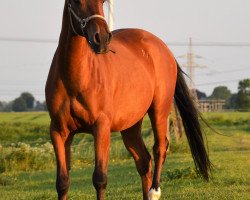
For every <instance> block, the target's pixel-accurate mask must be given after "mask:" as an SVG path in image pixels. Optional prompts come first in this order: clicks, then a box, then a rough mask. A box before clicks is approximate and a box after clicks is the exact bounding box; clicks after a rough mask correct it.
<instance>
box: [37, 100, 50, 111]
mask: <svg viewBox="0 0 250 200" xmlns="http://www.w3.org/2000/svg"><path fill="white" fill-rule="evenodd" d="M35 110H36V111H46V110H47V108H46V103H45V102H40V101H36V103H35Z"/></svg>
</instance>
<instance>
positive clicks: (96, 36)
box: [66, 0, 112, 53]
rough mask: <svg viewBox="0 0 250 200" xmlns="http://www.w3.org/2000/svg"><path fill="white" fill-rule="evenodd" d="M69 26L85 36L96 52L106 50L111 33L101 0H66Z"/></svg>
mask: <svg viewBox="0 0 250 200" xmlns="http://www.w3.org/2000/svg"><path fill="white" fill-rule="evenodd" d="M66 2H67V3H68V9H69V17H70V23H71V28H72V30H73V32H74V33H75V34H77V35H80V36H83V37H86V38H87V40H88V41H89V44H90V46H91V48H92V49H93V50H94V51H95V52H96V53H106V52H108V50H109V49H108V45H109V43H110V40H111V37H112V34H111V32H110V30H109V28H108V25H107V22H106V20H105V18H104V17H103V16H104V11H103V3H104V2H105V1H103V0H66Z"/></svg>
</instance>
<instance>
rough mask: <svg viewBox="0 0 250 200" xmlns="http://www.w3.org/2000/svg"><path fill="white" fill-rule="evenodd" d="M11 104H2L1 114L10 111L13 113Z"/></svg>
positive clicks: (11, 102)
mask: <svg viewBox="0 0 250 200" xmlns="http://www.w3.org/2000/svg"><path fill="white" fill-rule="evenodd" d="M12 104H13V101H10V102H8V103H6V102H4V103H3V110H2V111H3V112H11V111H13V109H12Z"/></svg>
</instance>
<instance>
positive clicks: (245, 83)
mask: <svg viewBox="0 0 250 200" xmlns="http://www.w3.org/2000/svg"><path fill="white" fill-rule="evenodd" d="M196 93H197V97H198V99H199V100H225V102H226V104H225V107H224V108H225V109H233V110H250V79H244V80H242V81H240V82H239V84H238V92H237V93H231V91H230V90H229V89H228V88H227V87H226V86H218V87H216V88H214V90H213V93H212V94H211V95H210V96H207V95H206V94H205V93H204V92H200V91H198V90H196ZM46 110H47V107H46V102H45V101H44V102H40V101H37V100H36V99H35V98H34V96H33V95H32V94H31V93H29V92H23V93H22V94H21V95H20V96H19V97H17V98H16V99H14V100H13V101H10V102H1V101H0V112H27V111H46Z"/></svg>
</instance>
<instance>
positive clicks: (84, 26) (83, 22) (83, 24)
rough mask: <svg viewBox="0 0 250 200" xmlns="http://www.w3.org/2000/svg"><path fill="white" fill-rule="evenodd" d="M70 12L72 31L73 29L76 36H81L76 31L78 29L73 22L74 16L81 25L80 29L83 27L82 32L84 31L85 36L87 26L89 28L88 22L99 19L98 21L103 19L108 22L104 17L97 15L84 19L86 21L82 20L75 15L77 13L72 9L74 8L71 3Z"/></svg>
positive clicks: (69, 5)
mask: <svg viewBox="0 0 250 200" xmlns="http://www.w3.org/2000/svg"><path fill="white" fill-rule="evenodd" d="M68 10H69V16H70V24H71V27H72V29H73V31H74V33H75V34H76V35H80V34H79V33H78V32H77V31H76V29H75V27H74V24H73V20H72V15H73V16H74V18H75V19H76V21H78V22H79V23H80V27H81V30H82V33H83V34H84V30H85V28H86V26H87V24H88V22H89V21H90V20H92V19H96V18H98V19H101V20H103V21H105V22H106V19H105V18H104V17H103V16H101V15H97V14H96V15H91V16H89V17H87V18H84V19H81V18H80V17H79V16H78V15H77V14H76V13H75V11H74V10H73V8H72V6H71V4H70V3H69V2H68Z"/></svg>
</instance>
